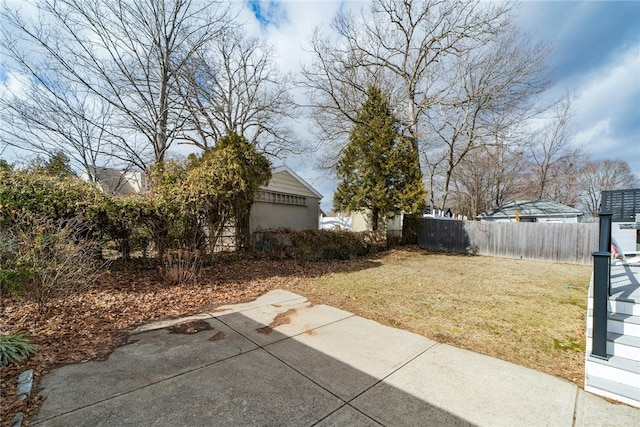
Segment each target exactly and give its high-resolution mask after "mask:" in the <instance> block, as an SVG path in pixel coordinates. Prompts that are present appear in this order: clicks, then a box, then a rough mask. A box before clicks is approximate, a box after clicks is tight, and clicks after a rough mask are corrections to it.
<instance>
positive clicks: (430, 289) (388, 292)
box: [293, 250, 591, 387]
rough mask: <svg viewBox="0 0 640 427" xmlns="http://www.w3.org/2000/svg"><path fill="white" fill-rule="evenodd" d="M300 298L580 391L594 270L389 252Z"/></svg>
mask: <svg viewBox="0 0 640 427" xmlns="http://www.w3.org/2000/svg"><path fill="white" fill-rule="evenodd" d="M376 261H377V262H378V265H377V266H375V267H371V265H369V267H368V268H364V269H361V270H357V271H351V272H339V273H332V274H329V275H326V276H322V277H319V278H315V279H310V280H307V281H303V282H298V283H297V284H296V286H295V287H296V288H297V289H293V290H296V291H298V292H299V293H302V294H305V295H307V296H308V297H309V298H310V299H311V300H312V301H314V302H316V303H323V304H328V305H332V306H336V307H340V308H342V309H345V310H348V311H350V312H352V313H355V314H357V315H360V316H363V317H366V318H370V319H374V320H377V321H379V322H381V323H383V324H386V325H390V326H394V327H398V328H402V329H406V330H409V331H413V332H415V333H418V334H421V335H423V336H426V337H428V338H431V339H433V340H436V341H438V342H441V343H447V344H451V345H454V346H457V347H462V348H466V349H469V350H472V351H475V352H478V353H483V354H487V355H489V356H494V357H497V358H500V359H503V360H507V361H510V362H513V363H516V364H519V365H523V366H527V367H529V368H533V369H536V370H539V371H543V372H547V373H549V374H552V375H556V376H558V377H562V378H565V379H567V380H569V381H572V382H574V383H576V384H577V385H579V386H581V387H582V386H583V382H584V372H583V371H584V350H585V315H586V302H587V289H588V285H589V280H590V277H591V267H589V266H580V265H570V264H553V263H547V262H537V261H527V260H511V259H503V258H491V257H485V256H466V255H451V254H443V253H430V252H424V251H418V250H395V251H392V252H389V253H387V254H384V255H382V256H381V257H379V258H378V259H376Z"/></svg>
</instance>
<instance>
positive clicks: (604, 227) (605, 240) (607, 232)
mask: <svg viewBox="0 0 640 427" xmlns="http://www.w3.org/2000/svg"><path fill="white" fill-rule="evenodd" d="M598 216H599V217H600V246H599V248H598V251H600V252H609V251H611V217H612V216H613V214H612V213H611V212H600V213H599V214H598Z"/></svg>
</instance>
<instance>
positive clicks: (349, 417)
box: [315, 405, 381, 427]
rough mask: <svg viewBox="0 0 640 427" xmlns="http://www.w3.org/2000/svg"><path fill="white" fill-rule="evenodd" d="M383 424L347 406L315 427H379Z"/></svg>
mask: <svg viewBox="0 0 640 427" xmlns="http://www.w3.org/2000/svg"><path fill="white" fill-rule="evenodd" d="M380 425H381V424H379V423H377V422H376V421H374V420H372V419H371V418H369V417H367V416H366V415H365V414H363V413H362V412H360V411H358V410H356V409H354V408H353V407H352V406H349V405H345V406H343V407H342V408H340V409H338V410H337V411H335V412H334V413H332V414H331V415H329V416H328V417H327V418H325V419H324V420H322V421H320V422H319V423H318V424H315V427H331V426H349V427H379V426H380Z"/></svg>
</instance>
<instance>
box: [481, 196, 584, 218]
mask: <svg viewBox="0 0 640 427" xmlns="http://www.w3.org/2000/svg"><path fill="white" fill-rule="evenodd" d="M516 210H517V211H518V213H519V215H520V217H536V218H544V217H573V216H581V215H582V212H581V211H579V210H578V209H575V208H572V207H571V206H567V205H563V204H562V203H558V202H554V201H553V200H549V199H541V200H519V201H514V202H509V203H505V204H504V205H502V206H499V207H497V208H494V209H491V210H488V211H486V212H483V213H481V214H480V215H478V218H480V219H482V218H515V217H516Z"/></svg>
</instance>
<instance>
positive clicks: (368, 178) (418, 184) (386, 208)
mask: <svg viewBox="0 0 640 427" xmlns="http://www.w3.org/2000/svg"><path fill="white" fill-rule="evenodd" d="M356 119H357V124H356V125H355V127H354V128H353V130H352V131H351V134H350V135H349V144H348V145H347V146H346V148H345V149H344V151H343V153H342V157H341V158H340V160H339V161H338V164H337V165H336V172H337V175H338V180H339V184H338V188H337V190H336V192H335V194H334V196H333V205H334V209H336V210H342V211H347V212H353V211H360V210H366V209H368V210H370V211H371V215H372V228H373V230H374V231H378V225H379V221H380V219H383V220H384V219H386V218H387V216H388V215H396V214H399V213H401V212H408V213H415V212H419V211H421V210H422V209H424V206H425V199H426V192H425V189H424V184H423V182H422V173H421V171H420V163H419V159H418V154H417V153H416V150H415V148H414V146H413V144H412V143H411V140H410V139H409V138H406V137H404V136H402V135H401V133H400V131H399V126H398V121H397V120H396V118H395V117H394V116H393V114H392V112H391V108H390V106H389V101H388V99H387V96H386V95H385V94H384V93H382V92H381V91H380V90H379V89H378V88H377V87H376V86H371V87H370V88H369V91H368V93H367V100H366V101H365V102H364V103H363V105H362V108H361V110H360V112H359V113H358V115H357V117H356Z"/></svg>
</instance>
